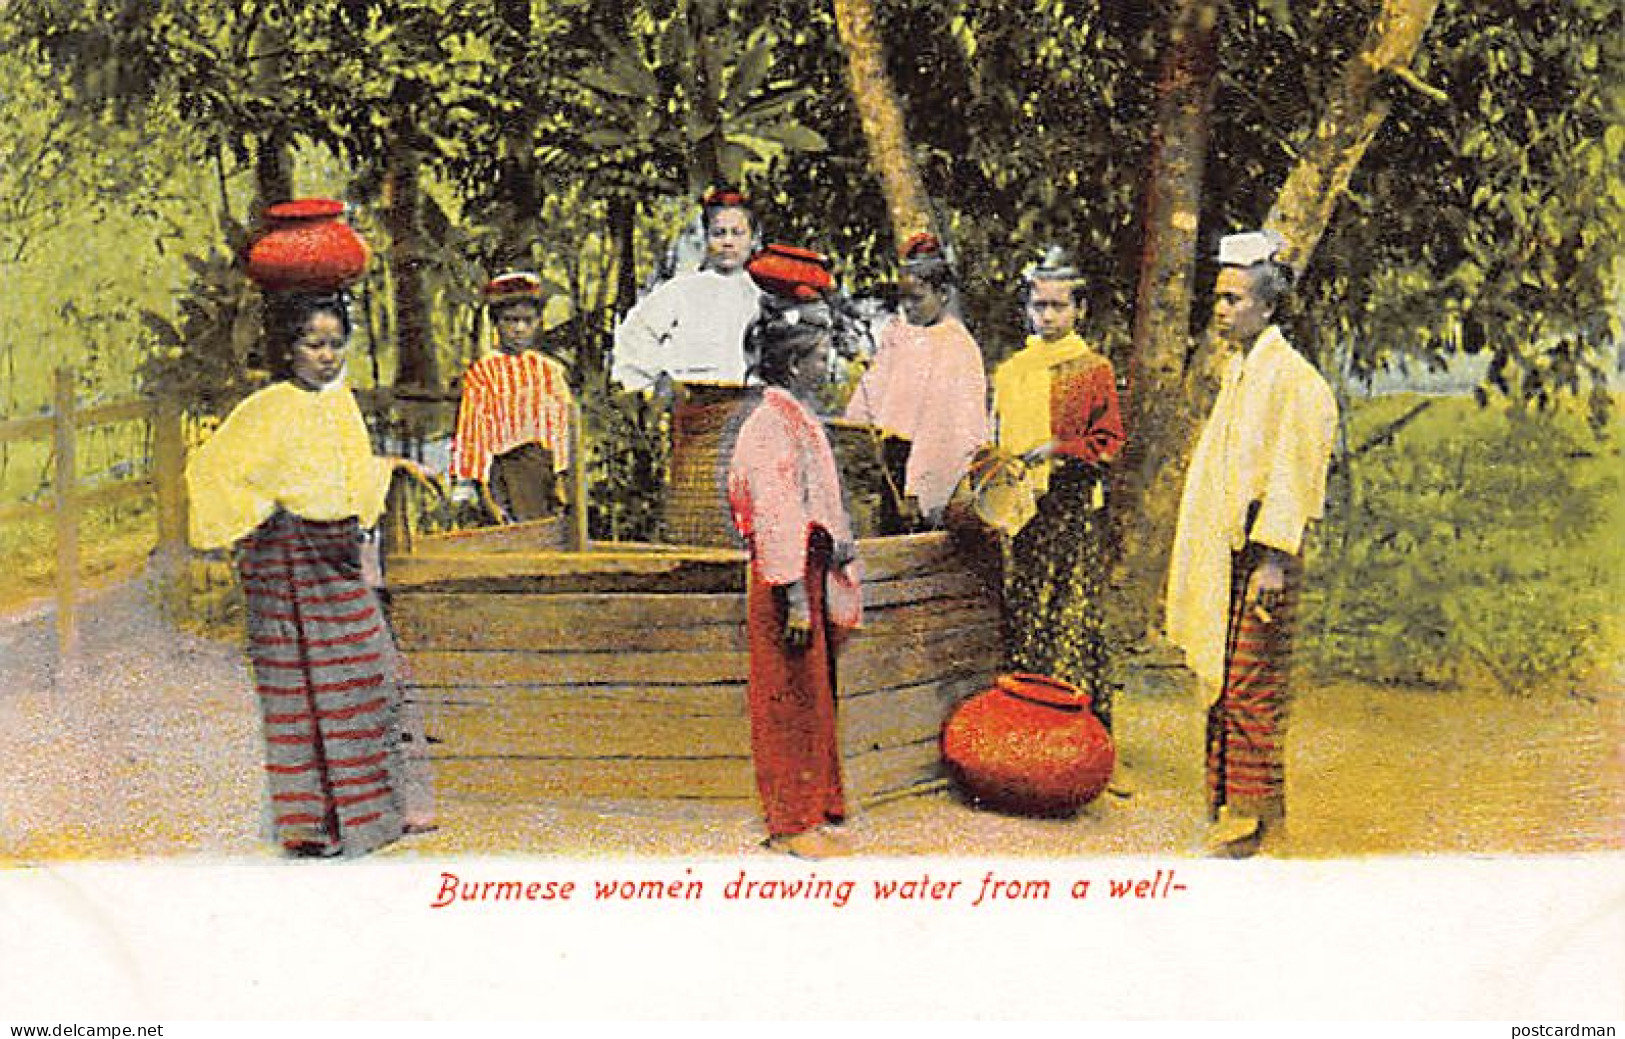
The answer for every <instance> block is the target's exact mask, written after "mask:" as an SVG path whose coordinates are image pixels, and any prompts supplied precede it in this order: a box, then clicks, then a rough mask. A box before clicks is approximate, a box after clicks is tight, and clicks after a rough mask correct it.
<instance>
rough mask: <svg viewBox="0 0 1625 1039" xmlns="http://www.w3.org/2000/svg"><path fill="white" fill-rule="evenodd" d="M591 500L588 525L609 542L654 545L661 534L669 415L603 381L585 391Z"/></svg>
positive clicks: (583, 406) (583, 407) (638, 395)
mask: <svg viewBox="0 0 1625 1039" xmlns="http://www.w3.org/2000/svg"><path fill="white" fill-rule="evenodd" d="M579 392H580V395H581V410H582V421H583V423H584V424H585V426H586V434H587V443H588V451H589V457H588V461H587V479H588V486H589V487H590V488H591V490H590V493H591V495H592V500H591V507H590V511H589V513H588V524H589V528H590V532H591V534H592V536H593V537H594V538H598V539H601V540H605V541H654V540H657V539H658V537H659V533H660V522H661V508H662V504H663V502H664V498H665V495H664V491H665V486H666V464H667V459H668V455H669V450H670V433H669V429H668V420H667V416H666V412H665V411H664V410H663V409H661V408H659V407H657V406H655V405H654V404H653V403H652V402H651V401H650V400H649V399H648V398H646V397H645V396H644V395H643V394H641V393H621V392H618V391H617V390H616V389H615V388H614V387H612V386H611V384H610V382H609V380H608V378H607V377H605V376H602V375H599V376H598V377H596V378H594V379H593V380H592V381H591V382H590V383H589V384H588V385H586V386H584V387H582V388H581V389H580V390H579Z"/></svg>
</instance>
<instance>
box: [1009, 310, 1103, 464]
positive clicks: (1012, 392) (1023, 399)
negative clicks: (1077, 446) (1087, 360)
mask: <svg viewBox="0 0 1625 1039" xmlns="http://www.w3.org/2000/svg"><path fill="white" fill-rule="evenodd" d="M1092 353H1094V350H1093V349H1091V348H1090V346H1089V344H1088V343H1086V342H1084V341H1083V337H1082V336H1080V335H1078V333H1076V332H1068V333H1067V334H1066V337H1065V338H1063V339H1057V340H1055V341H1054V342H1053V343H1052V342H1047V341H1045V340H1044V339H1043V338H1042V337H1040V336H1036V335H1034V336H1028V337H1027V345H1026V346H1024V347H1023V348H1021V349H1020V350H1017V351H1016V352H1015V353H1014V354H1012V355H1010V356H1009V357H1008V358H1006V359H1005V360H1004V363H1002V364H1000V365H999V367H998V369H997V370H996V371H995V372H994V373H993V414H994V417H995V418H996V419H997V421H998V426H999V446H1000V447H1001V448H1003V449H1004V450H1006V451H1008V452H1010V453H1011V454H1015V455H1020V454H1023V453H1025V452H1027V451H1031V450H1032V449H1033V448H1035V447H1038V446H1039V445H1040V444H1044V443H1047V442H1049V440H1050V439H1051V438H1052V436H1053V434H1052V433H1051V427H1050V417H1049V400H1050V371H1051V370H1052V369H1054V368H1055V366H1056V365H1061V364H1066V363H1067V362H1069V361H1075V360H1077V359H1079V358H1081V357H1086V356H1088V355H1089V354H1092ZM1030 472H1031V476H1032V480H1033V485H1034V490H1035V492H1036V493H1038V494H1042V493H1044V491H1046V490H1048V489H1049V463H1047V462H1046V463H1045V464H1043V465H1041V466H1034V467H1033V468H1032V469H1031V470H1030Z"/></svg>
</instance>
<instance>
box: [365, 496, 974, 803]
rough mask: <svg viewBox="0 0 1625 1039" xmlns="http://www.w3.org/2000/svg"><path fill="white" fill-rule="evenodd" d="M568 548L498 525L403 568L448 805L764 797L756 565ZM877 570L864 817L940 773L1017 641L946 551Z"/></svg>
mask: <svg viewBox="0 0 1625 1039" xmlns="http://www.w3.org/2000/svg"><path fill="white" fill-rule="evenodd" d="M549 539H554V540H552V541H550V540H549ZM554 543H556V531H555V530H553V529H552V528H548V527H546V526H545V525H534V526H532V525H519V526H517V527H503V528H491V530H490V532H489V533H487V532H484V531H473V532H463V533H460V534H454V535H434V536H430V537H422V538H418V539H415V541H414V543H413V545H412V549H411V553H410V554H408V555H401V556H394V557H392V558H391V559H390V560H389V562H388V574H389V584H390V589H391V591H390V600H391V603H390V612H391V616H392V620H393V623H394V626H395V632H396V635H397V637H398V639H399V641H400V644H401V648H402V650H403V651H404V652H405V655H406V659H407V664H408V669H409V674H408V676H407V684H408V687H409V690H410V695H412V696H413V697H414V698H416V699H417V700H418V701H419V702H421V704H422V705H423V708H424V713H425V716H426V720H427V724H428V728H429V732H430V735H431V736H433V737H435V738H437V739H438V740H439V741H440V742H439V743H437V744H435V745H434V746H433V748H432V750H433V757H434V758H435V764H436V785H437V787H438V789H439V791H440V792H441V795H442V796H443V797H444V798H446V799H447V800H450V801H458V800H464V801H474V800H501V801H508V800H512V799H522V798H536V799H540V798H559V797H604V798H660V799H669V798H698V799H710V800H753V799H754V798H755V796H756V792H755V781H754V777H753V772H752V769H751V761H750V723H749V719H748V715H747V713H746V709H745V684H746V677H747V674H748V663H749V661H748V652H747V648H746V644H745V630H744V624H745V566H746V561H745V556H744V553H743V552H740V551H736V550H732V549H720V548H697V547H672V546H655V545H631V544H621V543H616V544H605V543H590V544H589V545H588V547H587V550H585V551H581V552H566V551H560V550H558V549H556V548H554V547H552V546H553V544H554ZM859 554H860V556H861V558H862V559H863V561H864V565H865V568H866V575H865V584H864V603H865V623H864V627H863V628H862V629H860V630H859V631H857V632H855V633H854V634H853V636H852V637H851V639H850V640H849V641H848V643H847V645H846V647H845V649H844V651H843V653H842V654H841V656H840V658H839V662H838V664H837V680H838V694H837V695H838V697H839V712H838V713H839V718H840V723H841V740H842V754H843V758H844V760H845V773H846V785H847V790H848V793H849V795H850V796H851V797H853V798H854V799H855V800H857V801H858V802H860V803H862V802H865V801H872V800H874V799H876V798H883V797H886V796H890V795H893V794H895V793H898V792H902V791H907V790H908V789H910V788H911V787H915V786H918V785H921V784H925V783H929V782H931V781H932V780H934V779H936V778H938V777H939V776H940V775H941V771H940V769H941V765H940V752H939V748H938V736H939V733H940V731H941V728H942V724H943V721H944V719H945V718H946V717H947V714H948V712H949V711H950V710H951V709H952V707H953V706H954V705H955V704H957V703H958V702H959V700H960V699H962V698H963V697H965V696H967V695H969V694H970V693H972V692H975V691H977V690H979V689H982V688H985V687H986V686H987V684H988V683H989V682H990V681H991V679H992V677H993V676H994V675H995V674H996V673H997V671H998V670H999V669H1000V655H1001V639H1000V629H999V623H1000V622H999V611H998V608H997V604H996V603H995V602H994V601H993V600H992V599H991V597H990V596H989V595H988V593H987V592H986V590H985V586H984V584H983V582H982V581H980V580H978V579H977V578H976V577H975V576H974V575H973V574H972V573H970V572H969V571H968V570H967V569H966V568H965V566H964V565H963V564H962V563H961V561H960V559H959V557H958V555H957V554H956V553H955V552H954V551H953V549H952V548H951V546H950V544H949V541H948V538H947V536H946V535H943V534H920V535H910V536H903V537H889V538H873V539H867V540H864V541H861V542H860V543H859Z"/></svg>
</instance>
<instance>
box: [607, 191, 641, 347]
mask: <svg viewBox="0 0 1625 1039" xmlns="http://www.w3.org/2000/svg"><path fill="white" fill-rule="evenodd" d="M637 225H638V204H637V200H636V199H634V198H632V197H631V196H629V195H613V196H611V197H610V200H609V234H610V238H611V239H612V240H613V241H614V243H615V258H616V260H615V308H614V312H615V314H616V315H620V316H622V317H624V316H625V315H626V312H627V311H628V310H631V309H632V304H634V303H636V302H637V301H638V268H637V259H638V258H637V245H638V236H637ZM613 323H614V322H613V321H612V322H611V324H612V325H613ZM602 360H603V359H602V358H599V361H600V362H601V361H602Z"/></svg>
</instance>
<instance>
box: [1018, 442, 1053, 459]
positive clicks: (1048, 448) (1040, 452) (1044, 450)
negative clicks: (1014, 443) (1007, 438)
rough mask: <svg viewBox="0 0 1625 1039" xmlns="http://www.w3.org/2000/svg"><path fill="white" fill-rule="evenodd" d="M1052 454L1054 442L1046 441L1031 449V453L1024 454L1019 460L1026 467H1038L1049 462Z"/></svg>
mask: <svg viewBox="0 0 1625 1039" xmlns="http://www.w3.org/2000/svg"><path fill="white" fill-rule="evenodd" d="M1054 454H1055V441H1053V440H1046V441H1044V442H1043V443H1042V444H1039V445H1038V446H1037V447H1035V448H1033V449H1032V450H1031V451H1027V452H1025V453H1024V454H1023V455H1022V456H1021V460H1022V461H1023V462H1026V463H1027V464H1028V465H1038V464H1040V463H1042V462H1047V461H1049V460H1050V457H1051V456H1053V455H1054Z"/></svg>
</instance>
